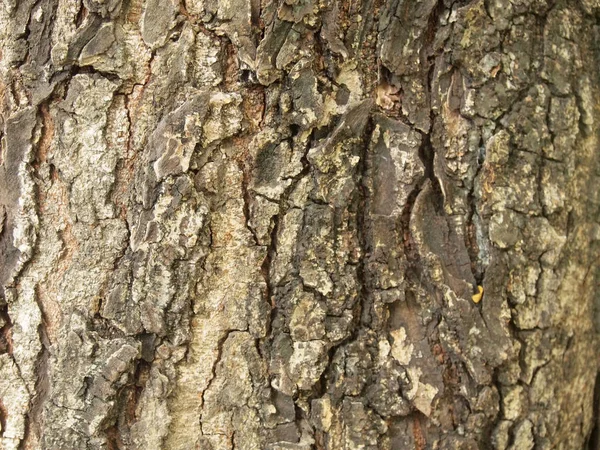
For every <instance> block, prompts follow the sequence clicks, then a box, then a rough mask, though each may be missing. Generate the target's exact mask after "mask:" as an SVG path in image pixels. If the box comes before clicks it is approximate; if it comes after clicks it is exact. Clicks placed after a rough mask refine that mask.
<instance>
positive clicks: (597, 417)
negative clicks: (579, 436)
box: [585, 372, 600, 450]
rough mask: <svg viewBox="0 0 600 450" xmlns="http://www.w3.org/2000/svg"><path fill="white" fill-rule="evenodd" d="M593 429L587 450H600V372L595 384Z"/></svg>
mask: <svg viewBox="0 0 600 450" xmlns="http://www.w3.org/2000/svg"><path fill="white" fill-rule="evenodd" d="M593 421H594V424H593V428H592V433H591V434H590V437H589V440H588V443H587V445H586V447H585V448H586V450H600V372H598V373H597V374H596V382H595V384H594V415H593Z"/></svg>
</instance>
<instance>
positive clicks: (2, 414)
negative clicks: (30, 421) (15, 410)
mask: <svg viewBox="0 0 600 450" xmlns="http://www.w3.org/2000/svg"><path fill="white" fill-rule="evenodd" d="M7 417H8V411H7V410H6V407H5V406H4V403H2V399H0V427H1V429H0V437H2V436H4V430H6V419H7Z"/></svg>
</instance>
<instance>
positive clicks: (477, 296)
mask: <svg viewBox="0 0 600 450" xmlns="http://www.w3.org/2000/svg"><path fill="white" fill-rule="evenodd" d="M477 290H478V291H479V292H478V293H477V294H473V297H471V298H472V299H473V302H474V303H479V302H480V301H481V297H483V287H481V286H477Z"/></svg>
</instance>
